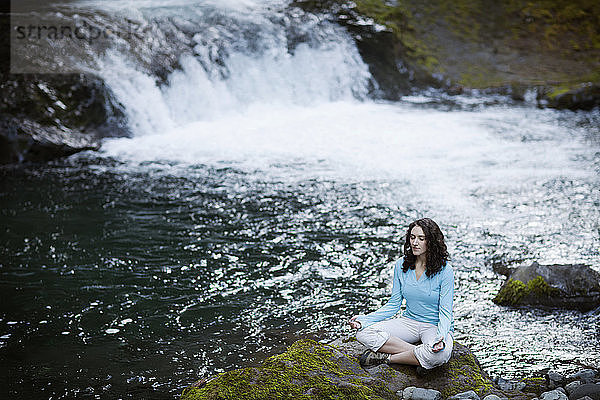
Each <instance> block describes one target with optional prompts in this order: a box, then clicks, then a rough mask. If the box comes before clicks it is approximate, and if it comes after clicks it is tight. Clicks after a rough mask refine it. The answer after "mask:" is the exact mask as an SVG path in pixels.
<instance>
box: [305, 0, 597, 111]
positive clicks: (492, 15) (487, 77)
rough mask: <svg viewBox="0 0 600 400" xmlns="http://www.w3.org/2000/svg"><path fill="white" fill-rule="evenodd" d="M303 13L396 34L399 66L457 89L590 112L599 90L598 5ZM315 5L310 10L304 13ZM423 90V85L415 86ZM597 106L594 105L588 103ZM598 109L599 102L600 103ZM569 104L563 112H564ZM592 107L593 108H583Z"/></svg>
mask: <svg viewBox="0 0 600 400" xmlns="http://www.w3.org/2000/svg"><path fill="white" fill-rule="evenodd" d="M296 4H303V5H304V7H305V8H309V9H313V10H318V9H319V8H321V9H327V10H329V11H330V12H333V13H337V14H338V15H342V14H343V15H349V14H351V15H353V17H357V15H358V16H362V17H364V18H366V19H367V20H372V21H374V22H375V23H377V24H379V25H383V26H386V27H387V28H388V31H389V32H392V33H393V35H394V37H395V40H396V43H397V46H396V49H395V50H393V51H394V52H395V57H396V59H397V60H401V61H402V63H403V64H404V65H406V66H408V67H409V68H411V69H412V70H414V71H415V72H416V73H417V75H418V77H419V78H417V79H418V80H421V81H422V82H421V83H422V84H424V85H429V84H430V82H431V81H430V80H427V79H426V78H425V75H423V74H421V73H420V72H419V71H424V72H425V73H427V74H429V75H430V76H431V75H434V74H435V76H443V78H444V81H446V80H449V82H450V84H451V85H452V86H456V87H466V88H480V89H487V88H492V89H493V88H498V89H503V90H505V89H506V88H513V89H514V90H512V91H511V92H514V91H515V90H516V92H519V93H524V92H525V90H526V88H536V89H537V90H538V92H539V93H541V95H542V97H545V98H546V99H547V100H548V104H549V105H550V106H557V107H566V108H578V107H579V106H582V107H584V108H585V107H592V106H593V105H594V104H596V103H595V100H594V99H595V98H596V91H597V90H594V91H590V90H587V89H584V92H585V96H587V99H588V100H586V101H581V96H579V97H577V96H575V95H573V96H571V97H573V99H572V101H571V99H570V98H568V97H565V96H563V100H562V103H560V104H558V103H556V102H554V101H553V98H554V97H556V96H560V95H565V94H567V95H571V94H573V93H580V92H581V91H582V84H588V83H595V84H596V86H599V87H600V61H599V60H600V2H598V1H594V0H572V1H570V0H535V1H530V0H509V1H506V2H497V1H493V0H483V1H476V0H455V1H452V2H451V1H446V0H397V1H386V0H355V1H353V2H350V1H343V0H322V1H309V0H306V1H302V0H297V1H296ZM306 4H310V6H306ZM415 83H416V85H417V86H418V85H419V82H418V81H417V82H415ZM589 99H591V100H589ZM599 102H600V100H599ZM563 103H564V104H563ZM585 104H587V105H585Z"/></svg>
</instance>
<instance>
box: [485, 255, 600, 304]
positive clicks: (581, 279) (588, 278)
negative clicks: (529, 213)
mask: <svg viewBox="0 0 600 400" xmlns="http://www.w3.org/2000/svg"><path fill="white" fill-rule="evenodd" d="M495 270H496V271H497V272H500V273H502V274H503V275H507V277H508V279H507V280H506V282H505V283H504V284H503V285H502V287H501V288H500V291H499V292H498V294H497V295H496V297H495V298H494V302H495V303H496V304H499V305H510V306H516V305H532V306H548V307H560V308H567V309H575V310H580V311H583V312H586V311H590V310H593V309H595V308H597V307H600V274H599V273H597V272H596V271H594V270H593V269H591V268H590V267H589V266H586V265H581V264H576V265H559V264H555V265H540V264H538V263H537V262H534V263H532V264H531V265H523V266H520V267H518V268H514V269H506V268H504V269H502V268H500V267H495Z"/></svg>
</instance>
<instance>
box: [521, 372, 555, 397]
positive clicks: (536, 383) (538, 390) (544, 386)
mask: <svg viewBox="0 0 600 400" xmlns="http://www.w3.org/2000/svg"><path fill="white" fill-rule="evenodd" d="M522 382H523V383H524V384H525V387H524V388H523V392H526V393H535V394H536V395H537V396H540V395H541V394H542V393H544V392H547V391H548V390H550V385H548V380H547V379H546V378H545V377H543V376H533V377H527V378H524V379H523V380H522Z"/></svg>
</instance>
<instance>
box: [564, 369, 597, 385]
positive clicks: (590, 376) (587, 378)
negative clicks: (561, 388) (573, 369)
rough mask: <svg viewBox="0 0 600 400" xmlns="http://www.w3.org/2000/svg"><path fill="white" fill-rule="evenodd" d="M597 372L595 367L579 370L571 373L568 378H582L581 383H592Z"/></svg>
mask: <svg viewBox="0 0 600 400" xmlns="http://www.w3.org/2000/svg"><path fill="white" fill-rule="evenodd" d="M596 375H598V374H597V372H596V371H594V370H593V369H584V370H583V371H579V372H577V373H575V374H573V375H569V376H568V377H567V380H575V379H577V380H580V381H581V383H592V382H593V381H594V379H595V378H596Z"/></svg>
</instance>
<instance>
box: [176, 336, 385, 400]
mask: <svg viewBox="0 0 600 400" xmlns="http://www.w3.org/2000/svg"><path fill="white" fill-rule="evenodd" d="M339 354H341V353H339ZM334 357H335V355H334V353H333V349H332V348H330V347H329V346H325V345H322V344H319V343H317V342H315V341H313V340H299V341H297V342H296V343H294V344H293V345H292V346H291V347H290V348H289V349H288V350H287V351H286V352H285V353H283V354H279V355H276V356H273V357H270V358H268V359H267V360H266V361H265V362H264V363H263V365H262V366H260V367H258V368H244V369H241V370H235V371H230V372H225V373H223V374H220V375H219V376H217V377H216V378H215V379H213V380H210V381H208V382H207V383H206V384H205V385H204V386H203V387H190V388H187V389H185V390H184V391H183V393H182V396H181V398H182V400H199V399H248V400H250V399H251V400H258V399H274V398H277V399H305V400H309V399H322V400H325V399H341V398H343V399H352V400H363V399H393V398H396V396H395V394H394V393H392V392H391V391H390V390H389V389H387V387H386V386H385V385H384V384H383V383H379V382H374V381H373V379H372V378H370V377H369V375H368V374H367V373H366V372H364V371H363V370H361V369H360V368H359V367H358V364H357V362H356V360H351V359H349V358H348V357H345V356H344V357H345V358H346V359H345V360H344V359H343V360H339V359H337V360H334ZM353 365H356V368H352V367H353ZM345 367H347V368H345Z"/></svg>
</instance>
